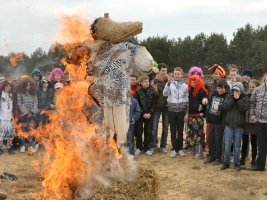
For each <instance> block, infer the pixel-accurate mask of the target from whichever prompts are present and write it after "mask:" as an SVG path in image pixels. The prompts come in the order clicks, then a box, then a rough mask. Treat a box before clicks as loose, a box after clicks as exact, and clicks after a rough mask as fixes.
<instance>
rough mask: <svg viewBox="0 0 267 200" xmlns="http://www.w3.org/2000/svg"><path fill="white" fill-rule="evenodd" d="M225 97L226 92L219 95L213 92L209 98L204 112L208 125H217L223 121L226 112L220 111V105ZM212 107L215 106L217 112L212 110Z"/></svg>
mask: <svg viewBox="0 0 267 200" xmlns="http://www.w3.org/2000/svg"><path fill="white" fill-rule="evenodd" d="M227 95H228V93H227V92H226V93H224V94H221V95H220V94H219V93H218V92H217V91H214V92H213V94H211V95H210V96H209V98H208V100H209V104H208V106H207V110H206V120H207V122H208V123H214V124H219V123H221V122H222V120H224V119H225V115H226V112H225V111H224V110H223V109H222V105H223V102H224V100H225V99H226V97H227ZM214 106H217V107H218V110H216V109H214Z"/></svg>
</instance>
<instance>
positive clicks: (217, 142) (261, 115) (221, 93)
mask: <svg viewBox="0 0 267 200" xmlns="http://www.w3.org/2000/svg"><path fill="white" fill-rule="evenodd" d="M209 70H210V71H211V72H212V79H213V81H212V82H211V83H205V81H204V75H203V71H202V69H201V68H200V67H196V66H195V67H192V68H191V69H190V71H189V73H188V77H187V83H185V82H184V79H183V74H184V72H183V69H182V68H180V67H176V68H175V69H174V71H173V74H168V67H167V65H166V64H164V63H161V64H159V74H158V75H157V76H156V77H155V78H154V79H153V80H150V79H149V78H148V77H147V76H142V77H139V82H138V77H136V76H135V75H131V78H130V81H131V95H132V97H131V98H132V100H131V102H135V101H136V100H137V102H138V105H136V103H132V104H131V107H133V106H134V107H135V109H133V108H131V111H132V112H131V115H132V116H133V115H134V114H136V113H137V114H136V115H135V118H133V117H131V125H130V129H129V133H130V134H129V135H130V136H131V139H130V140H128V144H129V147H130V154H131V156H132V158H134V156H136V155H139V154H140V153H141V152H142V151H143V152H144V153H145V154H146V155H148V156H151V155H153V153H154V151H155V148H156V147H158V146H159V147H160V149H161V151H162V152H163V153H167V152H168V150H167V148H166V145H167V135H168V126H169V125H170V133H171V145H172V149H171V151H170V157H172V158H173V157H176V155H180V156H185V153H184V151H183V149H185V148H187V149H190V150H191V151H192V153H193V158H195V159H197V160H200V159H202V158H203V150H204V149H205V147H206V144H205V143H207V147H208V150H209V152H208V156H207V159H206V160H205V163H212V164H214V165H220V164H222V166H221V170H225V169H227V168H229V167H230V160H231V154H233V158H234V159H233V162H234V167H235V168H236V169H237V170H240V169H241V167H240V166H241V165H244V164H245V161H246V158H247V155H248V147H249V145H248V143H249V140H250V141H251V146H252V160H251V165H252V167H251V170H255V171H263V170H265V161H266V150H267V148H266V147H267V146H266V145H267V135H266V133H267V130H266V126H267V90H266V88H267V75H265V76H264V77H263V80H262V81H261V82H260V81H257V80H255V79H252V71H251V70H249V69H246V70H244V71H243V72H242V73H241V75H239V74H238V69H235V68H232V69H230V73H229V80H228V81H227V80H226V72H225V70H224V68H223V67H222V66H220V65H218V64H215V65H213V66H212V67H211V68H210V69H209ZM134 111H135V112H134ZM138 115H140V117H139V118H138V117H136V116H138ZM160 116H162V134H161V140H160V144H158V124H159V119H160ZM134 119H135V120H134ZM134 121H135V122H134ZM205 122H206V124H207V126H206V127H205V126H204V124H205ZM134 124H135V125H134ZM134 126H135V127H134ZM185 126H186V127H187V129H186V130H185V128H184V127H185ZM184 131H185V132H186V136H185V146H183V142H184V135H183V133H184ZM205 133H206V137H205ZM129 135H128V136H129ZM134 135H135V136H136V150H135V151H134ZM143 135H144V140H142V136H143ZM249 138H250V139H249ZM241 143H242V147H241ZM257 145H258V158H257V159H256V156H257ZM240 151H241V152H242V153H241V160H240Z"/></svg>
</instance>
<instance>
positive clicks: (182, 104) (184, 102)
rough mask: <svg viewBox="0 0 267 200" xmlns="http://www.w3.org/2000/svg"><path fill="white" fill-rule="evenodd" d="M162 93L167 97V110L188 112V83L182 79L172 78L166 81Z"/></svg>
mask: <svg viewBox="0 0 267 200" xmlns="http://www.w3.org/2000/svg"><path fill="white" fill-rule="evenodd" d="M163 95H164V96H166V97H168V98H167V103H168V110H169V111H172V112H182V111H185V112H188V85H187V84H185V83H183V81H182V80H180V81H175V80H172V82H171V83H167V84H166V85H165V87H164V90H163Z"/></svg>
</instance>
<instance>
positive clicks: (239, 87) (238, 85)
mask: <svg viewBox="0 0 267 200" xmlns="http://www.w3.org/2000/svg"><path fill="white" fill-rule="evenodd" d="M231 90H238V91H240V92H241V93H244V92H245V89H244V86H243V84H242V83H241V82H236V83H234V85H233V87H232V89H231Z"/></svg>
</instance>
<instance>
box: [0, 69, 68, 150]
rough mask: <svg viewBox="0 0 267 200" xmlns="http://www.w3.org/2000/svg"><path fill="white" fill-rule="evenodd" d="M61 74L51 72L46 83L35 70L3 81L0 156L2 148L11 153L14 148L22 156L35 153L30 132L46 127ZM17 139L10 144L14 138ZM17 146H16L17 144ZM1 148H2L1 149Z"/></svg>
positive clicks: (61, 84) (58, 70)
mask: <svg viewBox="0 0 267 200" xmlns="http://www.w3.org/2000/svg"><path fill="white" fill-rule="evenodd" d="M63 83H64V72H63V71H62V70H61V69H60V68H55V69H54V70H53V71H51V73H50V75H49V80H48V79H47V78H46V77H45V76H43V75H42V73H41V72H40V70H39V69H35V70H34V71H33V72H32V74H31V77H30V76H27V75H23V76H21V77H20V78H19V80H16V81H13V82H12V81H10V80H4V81H3V82H2V83H1V87H0V97H1V102H0V155H1V154H3V153H4V149H5V148H6V149H7V151H8V153H9V154H13V153H14V145H16V146H17V145H18V146H19V147H20V152H21V153H24V152H25V151H26V148H27V147H28V153H29V154H32V153H35V152H37V151H38V148H39V144H38V141H35V138H34V136H33V134H32V130H33V129H35V128H37V127H38V126H45V125H46V124H47V123H49V117H48V114H47V112H49V111H52V110H54V109H55V92H56V91H58V90H60V89H61V88H63ZM15 132H17V134H18V136H17V137H16V139H15V140H14V136H16V134H15ZM18 143H19V144H18ZM4 147H5V148H4Z"/></svg>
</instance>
